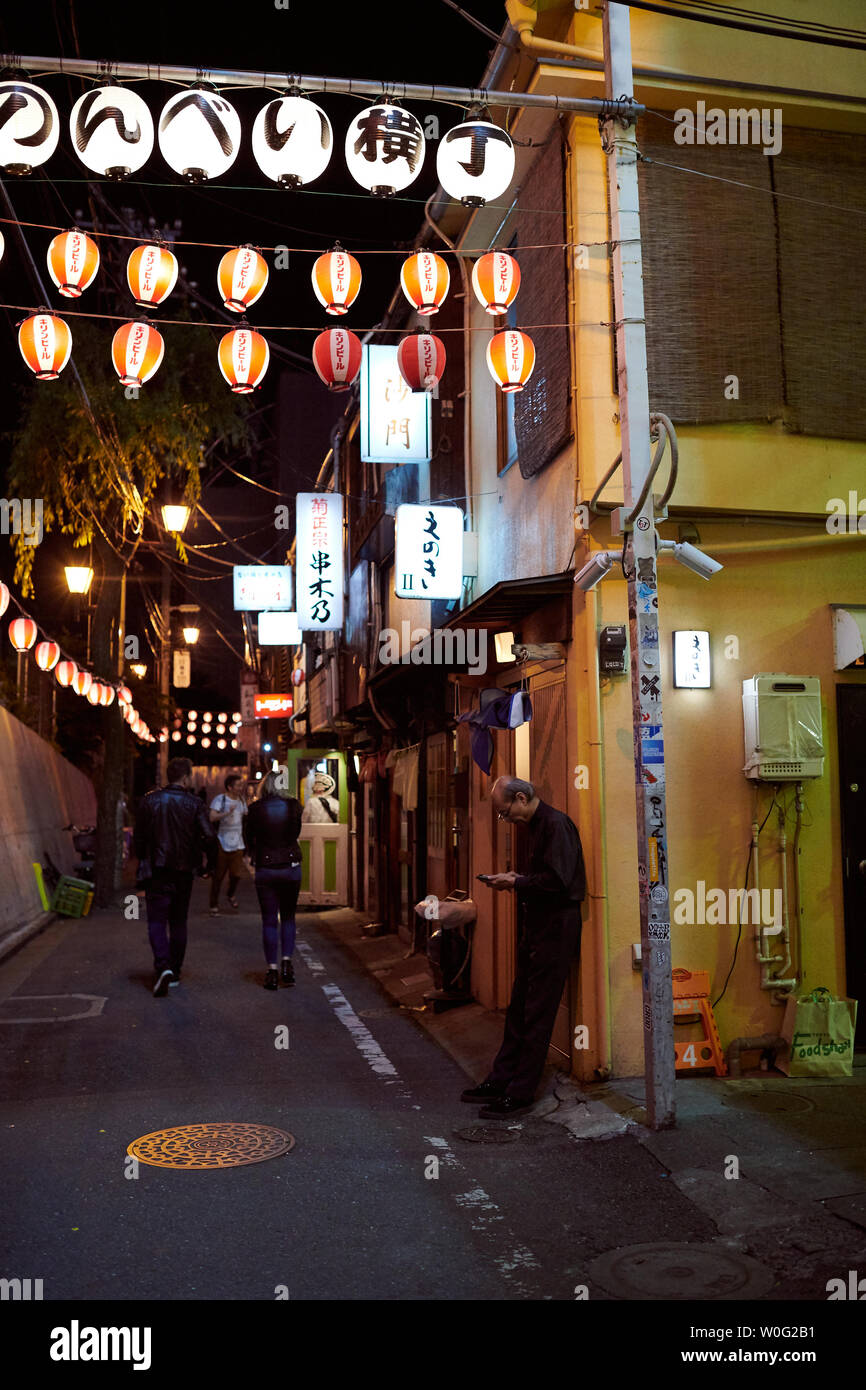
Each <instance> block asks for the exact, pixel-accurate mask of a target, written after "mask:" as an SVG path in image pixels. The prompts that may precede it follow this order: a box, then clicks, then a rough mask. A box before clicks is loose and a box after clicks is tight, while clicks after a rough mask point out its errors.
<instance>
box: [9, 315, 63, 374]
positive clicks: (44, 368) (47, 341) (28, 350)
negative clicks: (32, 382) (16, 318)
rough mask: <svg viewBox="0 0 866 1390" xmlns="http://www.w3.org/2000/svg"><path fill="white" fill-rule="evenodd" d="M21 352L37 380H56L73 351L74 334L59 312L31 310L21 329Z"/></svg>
mask: <svg viewBox="0 0 866 1390" xmlns="http://www.w3.org/2000/svg"><path fill="white" fill-rule="evenodd" d="M18 346H19V348H20V349H21V356H22V357H23V358H24V361H25V362H26V363H27V365H28V367H29V368H30V370H31V372H34V373H35V375H36V380H37V381H56V380H57V378H58V377H59V375H60V373H61V372H62V371H63V368H64V367H65V366H66V363H67V362H68V361H69V354H70V353H71V351H72V334H71V333H70V331H69V327H68V325H67V324H65V323H64V322H63V319H61V318H58V317H57V315H56V314H49V313H47V312H46V313H42V314H32V315H31V316H30V318H29V319H25V320H24V322H23V323H22V324H21V327H20V328H19V329H18Z"/></svg>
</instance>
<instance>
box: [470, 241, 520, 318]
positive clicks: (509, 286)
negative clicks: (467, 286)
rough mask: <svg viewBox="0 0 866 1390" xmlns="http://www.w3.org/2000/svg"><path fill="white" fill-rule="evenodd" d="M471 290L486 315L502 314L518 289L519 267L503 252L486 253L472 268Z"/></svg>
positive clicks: (512, 301) (515, 296) (511, 302)
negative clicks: (485, 311) (482, 306)
mask: <svg viewBox="0 0 866 1390" xmlns="http://www.w3.org/2000/svg"><path fill="white" fill-rule="evenodd" d="M472 288H473V289H474V291H475V296H476V298H477V299H478V302H479V304H483V305H484V308H485V309H486V310H487V312H488V314H504V313H505V312H506V310H507V309H508V307H509V305H511V304H513V303H514V300H515V299H516V298H517V291H518V290H519V289H520V266H519V265H518V264H517V262H516V260H515V259H514V257H513V256H509V255H508V254H507V252H505V251H488V252H487V255H486V256H482V257H481V259H480V261H476V262H475V265H474V266H473V267H472Z"/></svg>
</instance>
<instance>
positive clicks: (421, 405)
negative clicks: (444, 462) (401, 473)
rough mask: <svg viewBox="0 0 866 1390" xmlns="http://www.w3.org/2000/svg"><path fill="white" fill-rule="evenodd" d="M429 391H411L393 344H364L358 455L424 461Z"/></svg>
mask: <svg viewBox="0 0 866 1390" xmlns="http://www.w3.org/2000/svg"><path fill="white" fill-rule="evenodd" d="M430 402H431V393H430V392H429V391H418V392H416V391H412V390H411V389H410V387H409V385H408V383H407V382H406V381H404V379H403V377H402V376H401V375H400V369H399V367H398V366H397V348H396V347H391V346H388V345H387V344H385V345H372V346H371V345H369V344H367V345H365V347H364V355H363V357H362V359H361V458H362V459H363V460H364V461H365V462H368V463H370V462H372V463H424V462H426V461H427V460H429V458H430V439H431V428H430V422H431V418H432V417H431V409H432V408H431V404H430Z"/></svg>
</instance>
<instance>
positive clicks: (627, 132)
mask: <svg viewBox="0 0 866 1390" xmlns="http://www.w3.org/2000/svg"><path fill="white" fill-rule="evenodd" d="M604 69H605V93H606V95H607V97H608V98H609V99H611V100H616V99H617V98H618V97H621V96H622V95H623V94H624V93H631V92H632V90H633V76H632V63H631V33H630V28H629V12H628V9H627V8H626V6H625V5H617V4H612V3H610V0H607V3H606V4H605V7H604ZM603 132H604V144H605V149H606V153H607V159H608V186H609V192H610V218H611V240H612V243H613V246H612V261H613V284H614V305H615V308H614V314H615V318H616V325H615V331H616V349H617V376H618V386H619V415H620V429H621V436H622V466H623V476H624V481H625V509H626V513H628V512H631V511H632V510H633V508H634V504H635V502H636V501H637V500H638V498H639V497H640V495H641V492H642V490H643V487H644V483H645V482H646V479H647V475H648V473H649V469H650V421H649V391H648V385H647V362H646V328H645V322H644V302H643V272H642V264H641V243H640V212H639V205H638V183H637V138H636V131H635V118H634V116H633V115H631V116H628V117H620V116H617V117H614V118H612V119H608V120H606V121H605V122H604V123H603ZM631 538H632V546H631V555H632V558H631V565H630V568H629V570H628V574H629V578H628V621H629V640H630V645H631V691H632V719H633V726H634V729H633V731H634V766H635V783H636V786H635V792H636V801H637V859H638V892H639V898H640V940H641V978H642V981H643V1027H644V1035H643V1036H644V1070H645V1077H646V1111H647V1122H648V1124H649V1126H650V1128H651V1129H668V1128H670V1127H671V1126H672V1125H673V1124H674V1122H675V1117H676V1101H675V1098H674V1088H675V1083H676V1066H675V1060H676V1059H675V1052H674V1021H673V990H672V981H671V924H670V900H669V869H668V855H667V815H666V811H665V763H664V729H663V723H662V692H661V670H660V666H659V609H658V584H657V574H656V530H655V517H654V512H653V498H652V491H651V489H650V490H648V494H647V497H646V499H645V501H644V503H643V505H642V507H641V509H640V512H639V513H638V515H637V516H636V517H635V518H634V522H633V530H632V532H631ZM626 553H627V554H628V552H626Z"/></svg>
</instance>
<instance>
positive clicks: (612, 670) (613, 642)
mask: <svg viewBox="0 0 866 1390" xmlns="http://www.w3.org/2000/svg"><path fill="white" fill-rule="evenodd" d="M598 669H599V672H600V674H601V675H603V676H623V675H625V624H624V623H620V624H617V625H614V626H611V627H603V628H602V629H601V632H600V633H599V634H598Z"/></svg>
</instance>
